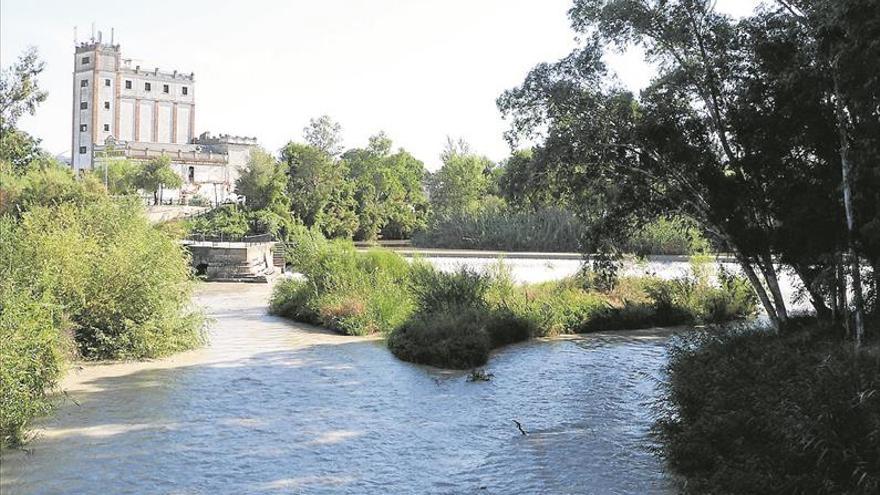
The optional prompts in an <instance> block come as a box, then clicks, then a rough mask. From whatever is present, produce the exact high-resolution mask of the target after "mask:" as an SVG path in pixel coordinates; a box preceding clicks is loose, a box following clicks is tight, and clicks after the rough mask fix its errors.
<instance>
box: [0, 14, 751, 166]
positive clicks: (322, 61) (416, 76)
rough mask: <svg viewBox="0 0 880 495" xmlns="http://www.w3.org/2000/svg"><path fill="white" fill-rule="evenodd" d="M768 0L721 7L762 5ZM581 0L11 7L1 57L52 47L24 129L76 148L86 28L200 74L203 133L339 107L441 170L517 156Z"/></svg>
mask: <svg viewBox="0 0 880 495" xmlns="http://www.w3.org/2000/svg"><path fill="white" fill-rule="evenodd" d="M756 1H757V0H718V6H717V8H718V10H720V11H723V12H726V13H729V14H731V15H735V16H740V15H745V14H748V13H749V12H750V11H751V9H752V8H753V7H754V5H755V3H756ZM570 6H571V0H322V1H315V0H287V1H281V0H278V1H271V0H248V1H223V0H186V1H181V0H175V1H171V0H150V1H148V2H142V1H132V0H123V1H118V0H117V1H108V0H77V1H72V0H2V1H0V65H2V66H3V67H8V66H9V65H11V64H12V63H14V61H15V59H16V58H17V56H18V55H19V54H20V53H21V52H22V51H23V50H24V49H26V48H27V47H28V46H36V47H37V49H38V50H39V53H40V55H41V57H42V58H43V60H45V62H46V70H45V71H44V73H43V74H42V75H41V77H40V86H41V87H42V88H43V89H44V90H47V91H48V92H49V98H48V99H47V100H46V102H44V103H43V104H42V105H41V106H40V107H39V109H38V110H37V113H36V115H35V116H26V117H24V118H22V120H21V121H20V127H22V128H23V129H24V130H26V131H27V132H29V133H31V134H33V135H35V136H37V137H39V138H42V139H43V146H44V148H46V149H47V150H48V151H50V152H51V153H52V154H61V153H64V154H65V155H69V154H70V150H69V149H68V148H69V146H70V132H71V129H70V115H71V99H72V93H71V86H72V85H71V77H72V66H73V51H74V26H77V27H78V39H79V41H85V40H87V39H88V38H89V37H90V36H91V29H92V28H91V26H92V23H94V25H95V29H96V30H101V31H103V36H104V41H105V42H107V41H108V40H109V37H110V29H111V27H112V28H115V42H116V43H119V44H120V45H121V50H122V55H123V57H124V58H131V59H133V61H134V62H133V63H134V64H136V65H137V64H140V65H141V66H142V67H146V68H154V67H159V68H160V69H162V70H169V71H171V70H178V71H180V72H186V73H188V72H194V73H195V77H196V83H195V88H196V89H195V91H196V93H195V94H196V134H199V133H201V132H203V131H211V132H212V133H213V134H221V133H223V134H233V135H242V136H253V137H257V138H258V140H259V142H260V144H261V145H262V146H263V147H265V148H266V149H268V150H270V151H273V152H274V151H277V150H278V149H279V148H281V146H283V145H284V144H285V143H286V142H287V141H289V140H300V141H301V140H302V130H303V127H305V125H306V124H307V123H308V121H309V119H310V118H312V117H317V116H320V115H322V114H328V115H330V116H331V117H332V118H333V119H334V120H336V121H338V122H339V123H340V124H341V125H342V128H343V138H344V144H345V146H346V147H355V146H365V145H366V143H367V139H368V137H369V136H371V135H373V134H375V133H376V132H378V131H380V130H383V131H385V132H386V133H387V134H388V136H389V137H390V138H391V139H392V140H393V142H394V147H395V148H397V147H403V148H405V149H407V150H408V151H410V152H411V153H413V155H415V156H416V158H418V159H420V160H422V161H424V162H425V165H426V166H427V167H428V169H431V170H435V169H437V168H438V167H439V166H440V160H439V155H440V152H441V150H442V149H443V147H444V145H445V143H446V137H447V136H451V137H453V138H456V139H458V138H463V139H465V140H466V141H468V142H469V143H470V144H471V147H472V148H473V149H474V150H475V151H477V152H479V153H481V154H484V155H486V156H488V157H489V158H491V159H493V160H502V159H504V158H505V157H506V156H507V155H508V154H509V152H510V150H509V148H508V145H507V143H506V142H505V141H504V138H503V133H504V131H505V130H506V129H507V124H506V123H505V122H504V120H503V119H502V117H501V114H500V113H499V111H498V109H497V108H496V106H495V100H496V98H497V97H498V96H499V95H500V94H501V93H502V92H503V91H504V90H505V89H509V88H512V87H515V86H517V85H518V84H520V83H521V82H522V81H523V79H524V78H525V76H526V74H527V73H528V71H529V70H530V69H531V68H532V67H534V66H535V65H536V64H538V63H541V62H548V61H554V60H557V59H559V58H561V57H563V56H565V55H566V54H568V53H569V52H570V51H571V50H572V49H573V48H574V47H575V46H576V42H575V38H574V32H573V31H572V30H571V29H570V26H569V23H568V18H567V16H566V11H567V10H568V8H569V7H570ZM609 63H610V65H611V67H612V69H614V70H615V71H616V72H617V73H618V75H619V77H620V78H621V80H622V81H623V82H624V83H625V84H627V85H628V86H629V87H631V88H632V89H634V90H638V89H640V88H642V87H644V86H645V85H646V84H647V83H648V81H649V80H650V78H651V74H652V69H651V67H650V66H648V65H646V64H644V63H643V62H642V61H641V57H640V55H639V54H638V53H635V52H631V53H626V54H620V55H614V56H612V57H611V58H610V59H609Z"/></svg>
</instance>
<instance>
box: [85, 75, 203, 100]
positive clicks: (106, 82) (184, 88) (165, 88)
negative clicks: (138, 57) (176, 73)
mask: <svg viewBox="0 0 880 495" xmlns="http://www.w3.org/2000/svg"><path fill="white" fill-rule="evenodd" d="M104 86H107V87H109V86H110V79H104ZM79 87H81V88H88V87H89V80H88V79H83V80H82V81H80V82H79ZM131 88H132V82H131V81H130V80H126V81H125V89H131ZM152 90H153V85H152V84H151V83H148V82H145V83H144V91H152ZM162 92H163V93H165V94H169V93H171V87H170V86H169V85H167V84H163V85H162ZM180 94H182V95H183V96H186V95H188V94H189V88H188V87H187V86H181V88H180Z"/></svg>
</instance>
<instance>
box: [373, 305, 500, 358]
mask: <svg viewBox="0 0 880 495" xmlns="http://www.w3.org/2000/svg"><path fill="white" fill-rule="evenodd" d="M485 321H486V314H485V312H484V311H480V310H477V309H474V308H468V307H454V306H450V307H446V308H443V309H441V310H439V311H436V312H433V313H427V314H423V315H420V317H419V318H412V319H410V320H409V321H407V322H406V323H404V324H403V325H402V326H401V327H400V328H398V329H396V330H395V331H394V332H392V333H391V335H389V337H388V348H389V349H390V350H391V352H393V353H394V355H395V356H397V357H398V358H400V359H403V360H404V361H410V362H413V363H419V364H428V365H431V366H438V367H441V368H453V369H465V368H472V367H475V366H482V365H483V364H486V360H487V359H488V357H489V352H490V351H491V350H492V347H493V345H492V339H491V337H490V336H489V333H488V332H487V331H486V327H485Z"/></svg>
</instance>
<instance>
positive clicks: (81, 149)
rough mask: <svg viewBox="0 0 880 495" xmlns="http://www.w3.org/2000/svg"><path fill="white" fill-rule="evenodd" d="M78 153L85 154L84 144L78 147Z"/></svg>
mask: <svg viewBox="0 0 880 495" xmlns="http://www.w3.org/2000/svg"><path fill="white" fill-rule="evenodd" d="M79 154H80V155H85V154H86V147H85V146H80V147H79Z"/></svg>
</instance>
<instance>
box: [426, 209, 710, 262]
mask: <svg viewBox="0 0 880 495" xmlns="http://www.w3.org/2000/svg"><path fill="white" fill-rule="evenodd" d="M584 229H585V228H584V226H583V224H582V223H581V222H580V220H579V219H578V218H577V217H576V216H575V215H574V213H571V212H569V211H567V210H562V209H558V208H542V209H539V210H515V209H511V208H508V207H506V206H503V205H501V206H495V207H484V208H481V209H478V210H475V211H469V212H459V213H456V214H450V215H445V216H437V217H435V218H434V219H433V220H432V221H431V223H430V224H429V225H428V227H427V228H426V229H425V230H424V231H421V232H417V233H416V234H415V235H413V238H412V241H413V245H415V246H418V247H427V248H447V249H485V250H499V251H541V252H579V251H580V250H581V240H582V239H584V236H585V234H586V232H585V230H584ZM612 247H613V248H614V250H615V251H618V252H622V253H633V254H638V255H648V254H692V253H700V252H706V251H708V250H709V243H708V242H707V241H706V239H705V238H704V237H703V236H702V234H701V233H700V231H699V229H697V228H696V227H695V225H694V223H693V222H691V221H688V220H684V219H680V218H673V219H666V218H660V219H658V220H656V221H654V222H651V223H649V224H648V225H646V226H645V227H644V228H643V229H641V230H639V231H638V232H636V233H635V234H634V235H632V236H631V237H630V238H629V239H626V240H624V241H620V242H618V243H617V244H616V245H614V246H612Z"/></svg>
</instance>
